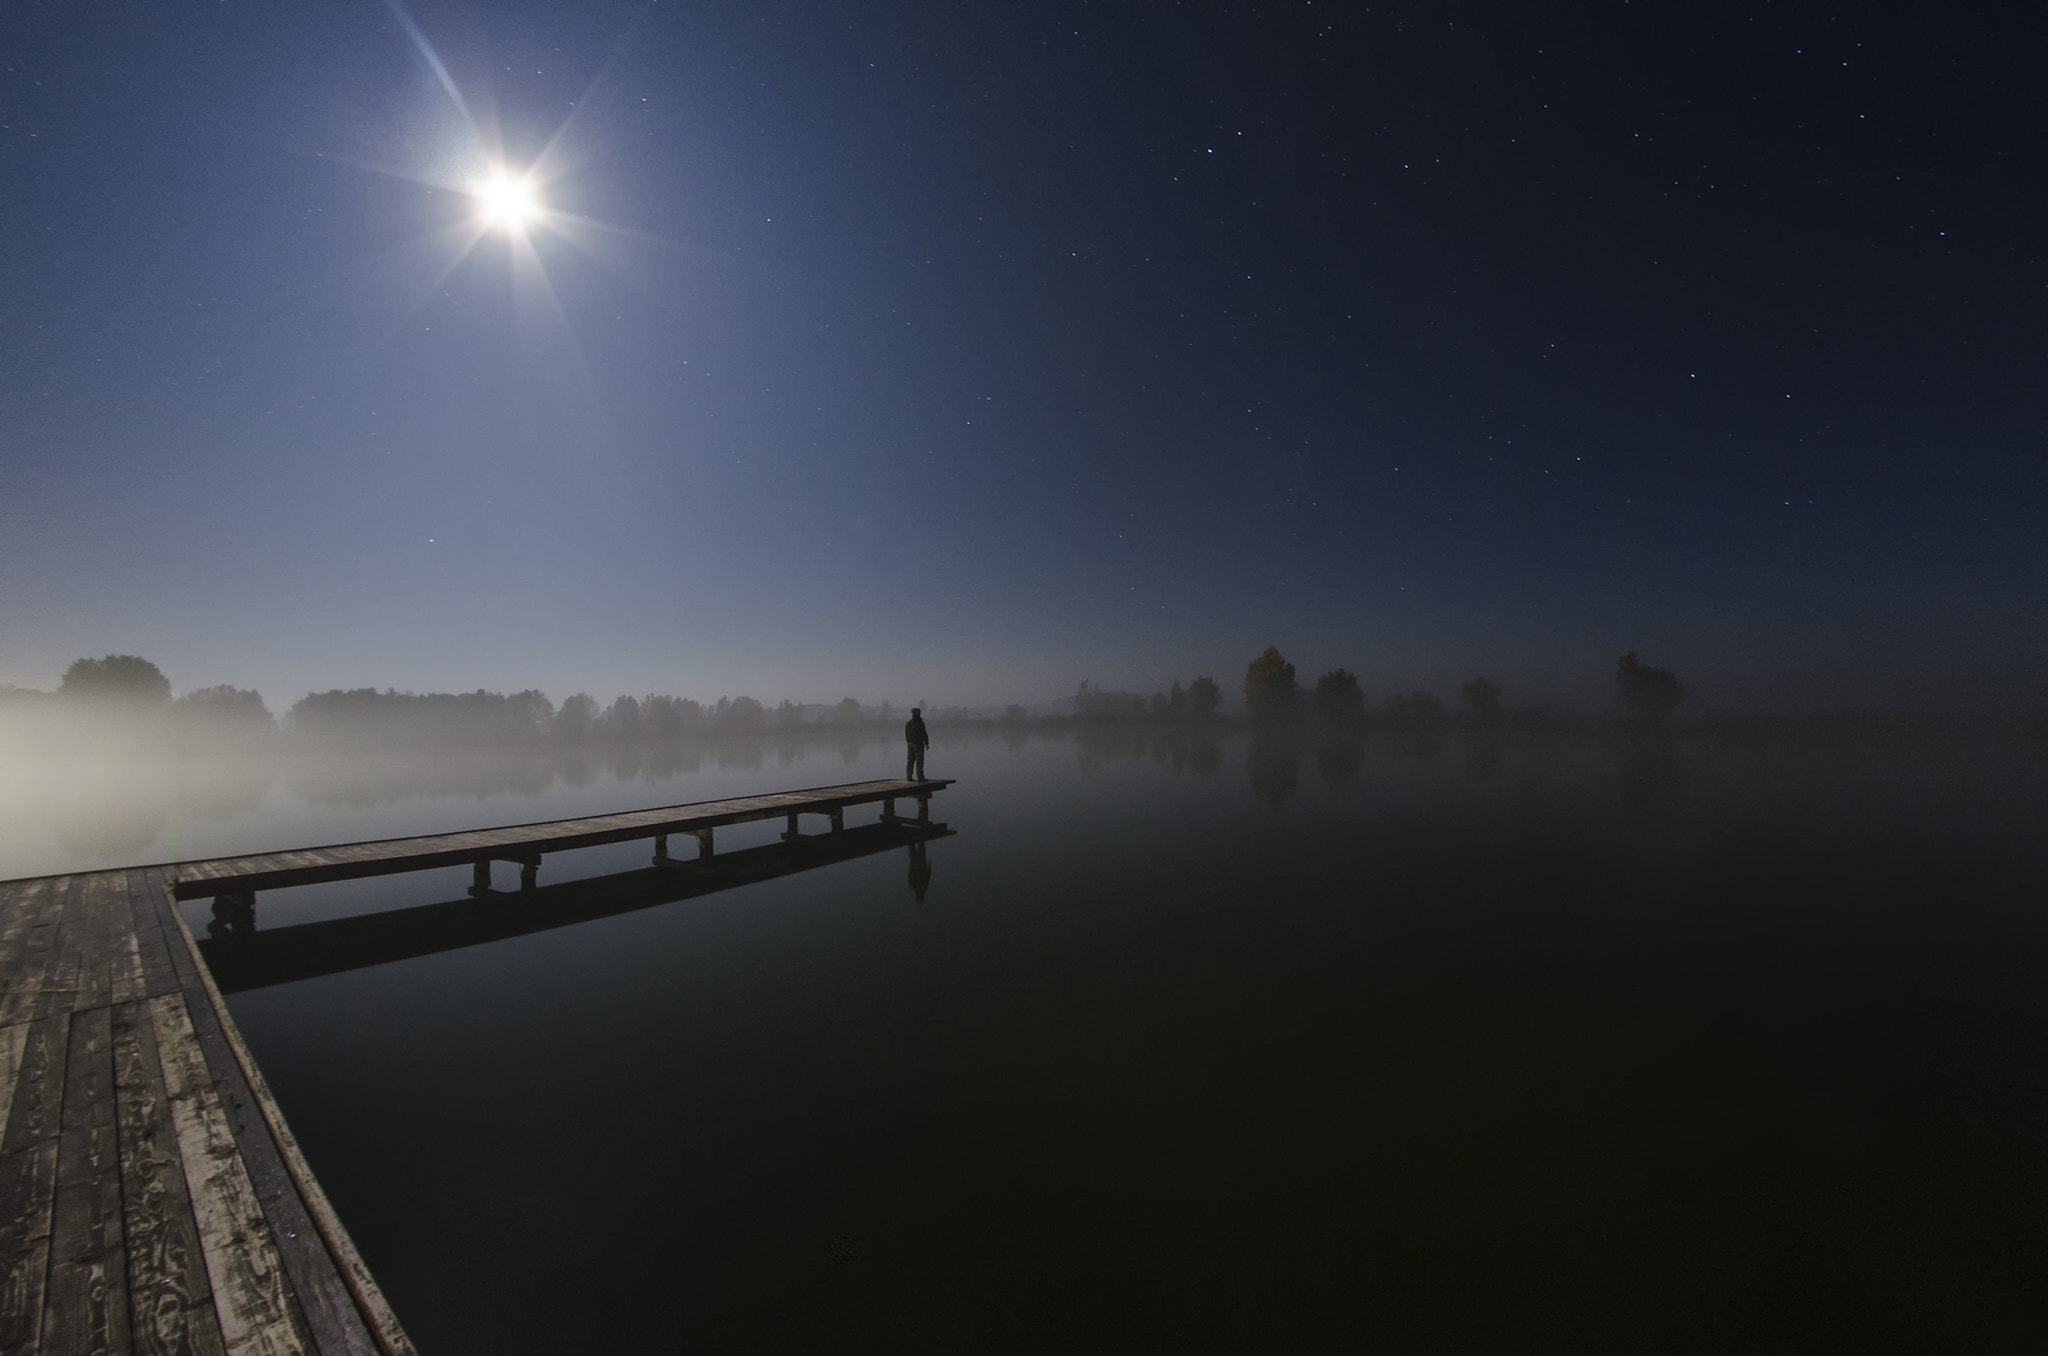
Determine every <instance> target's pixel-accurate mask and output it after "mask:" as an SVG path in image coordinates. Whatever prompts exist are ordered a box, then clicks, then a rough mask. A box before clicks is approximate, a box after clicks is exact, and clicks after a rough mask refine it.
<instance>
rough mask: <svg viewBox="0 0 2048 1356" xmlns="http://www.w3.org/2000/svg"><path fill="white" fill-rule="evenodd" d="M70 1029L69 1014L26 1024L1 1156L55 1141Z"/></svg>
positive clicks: (61, 1115)
mask: <svg viewBox="0 0 2048 1356" xmlns="http://www.w3.org/2000/svg"><path fill="white" fill-rule="evenodd" d="M70 1028H71V1019H70V1014H68V1013H59V1014H58V1015H56V1016H55V1017H41V1018H38V1019H36V1020H35V1021H33V1022H31V1023H29V1027H28V1033H27V1035H26V1037H25V1038H24V1039H23V1041H22V1045H21V1054H20V1056H19V1057H18V1072H17V1073H16V1074H15V1079H14V1098H13V1101H12V1103H11V1105H9V1107H8V1109H7V1130H6V1133H5V1135H4V1136H0V1154H12V1153H19V1152H21V1151H22V1150H23V1149H26V1148H28V1147H29V1146H31V1145H34V1144H40V1143H42V1142H43V1141H44V1140H46V1139H55V1138H56V1137H57V1131H58V1130H59V1129H61V1128H62V1127H63V1123H64V1060H65V1056H66V1054H67V1053H68V1051H67V1049H66V1043H67V1039H68V1037H69V1034H70Z"/></svg>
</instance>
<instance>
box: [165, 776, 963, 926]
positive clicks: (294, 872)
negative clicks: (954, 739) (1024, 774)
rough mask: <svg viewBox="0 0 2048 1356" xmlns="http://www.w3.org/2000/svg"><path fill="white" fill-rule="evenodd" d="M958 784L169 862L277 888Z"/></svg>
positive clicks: (198, 888)
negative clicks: (205, 859) (207, 859)
mask: <svg viewBox="0 0 2048 1356" xmlns="http://www.w3.org/2000/svg"><path fill="white" fill-rule="evenodd" d="M952 784H953V782H952V779H950V778H931V779H927V780H924V781H905V780H899V779H889V780H882V781H868V782H849V783H846V784H844V785H840V786H821V787H815V788H812V789H810V790H807V791H780V792H775V793H772V794H769V795H759V796H737V797H733V798H730V799H726V800H714V801H701V802H698V803H696V804H692V805H668V806H660V807H657V808H655V809H651V810H628V811H625V812H622V813H620V814H614V815H595V816H585V817H582V818H578V819H557V820H549V821H546V822H543V823H538V824H509V825H506V826H504V827H502V828H495V829H475V830H469V831H466V832H462V833H442V834H431V835H428V836H425V837H420V838H392V839H384V840H381V841H376V842H366V843H336V844H333V845H331V846H327V847H320V848H302V849H299V850H297V851H294V852H268V853H257V854H253V855H250V856H244V857H226V858H220V859H217V860H211V861H194V862H180V863H177V864H176V865H174V866H172V867H169V868H167V869H168V870H169V871H170V872H172V873H173V874H174V875H175V877H176V887H175V888H176V893H177V897H178V898H180V899H204V898H207V897H209V896H213V895H220V894H233V893H241V892H253V891H257V890H276V889H282V888H286V887H289V886H294V885H312V884H316V883H319V882H323V881H334V880H356V879H360V878H362V877H364V876H383V875H395V874H398V873H400V872H406V871H424V870H429V869H432V868H434V867H439V866H458V865H463V864H466V863H471V862H477V861H507V860H510V861H524V860H529V859H532V858H535V857H537V856H540V855H542V854H545V853H549V852H567V851H572V850H574V849H577V848H585V847H596V846H599V845H601V844H605V843H623V842H630V841H632V840H633V839H636V838H653V837H655V836H657V835H660V834H679V833H690V832H694V831H700V830H706V829H715V828H723V827H726V826H728V825H733V824H747V823H753V822H755V821H758V820H764V819H780V818H782V817H784V816H786V815H801V814H826V815H829V814H833V813H835V812H843V811H844V810H845V809H846V808H847V807H849V806H854V805H863V804H872V803H874V802H877V801H894V800H917V799H924V798H928V797H930V796H932V795H934V794H936V793H937V792H939V791H942V790H944V789H945V788H946V787H948V786H951V785H952Z"/></svg>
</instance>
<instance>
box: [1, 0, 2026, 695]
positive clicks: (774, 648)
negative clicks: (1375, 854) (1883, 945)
mask: <svg viewBox="0 0 2048 1356" xmlns="http://www.w3.org/2000/svg"><path fill="white" fill-rule="evenodd" d="M1870 8H1871V7H1842V6H1822V5H1798V4H1791V5H1787V4H1775V5H1773V4H1762V3H1755V4H1749V5H1728V4H1698V5H1650V4H1625V3H1619V0H1615V2H1613V3H1590V4H1575V5H1550V6H1529V5H1479V4H1448V5H1441V4H1431V5H1419V4H1418V5H1402V4H1396V5H1381V4H1375V5H1373V6H1372V7H1371V8H1370V9H1365V8H1362V7H1358V6H1335V5H1321V4H1306V3H1291V4H1280V5H1267V6H1200V5H1171V4H1130V5H1121V6H1086V5H1073V4H1038V5H1016V6H1003V5H987V4H977V5H942V4H931V5H914V4H895V5H882V4H871V5H834V4H829V3H806V4H802V5H770V4H747V5H735V4H689V3H673V2H672V0H662V2H661V3H654V4H639V5H628V4H608V3H602V2H601V0H597V2H592V3H578V4H573V5H572V4H561V3H547V4H543V3H493V4H489V5H480V4H478V5H457V4H447V3H421V4H419V5H417V6H415V7H414V8H413V9H411V11H410V14H411V17H412V19H413V20H414V21H416V23H417V25H418V31H419V33H420V34H421V35H423V37H424V38H425V39H426V41H427V42H428V43H429V44H430V45H431V50H432V51H433V52H434V53H436V54H438V59H439V60H440V61H441V62H442V63H444V65H445V69H446V71H447V73H448V75H449V76H450V78H451V79H452V81H453V83H454V86H455V87H456V88H457V89H458V90H459V92H460V94H461V96H462V98H463V100H464V101H465V104H466V106H467V109H468V113H469V116H470V121H468V122H466V121H465V118H464V116H463V114H462V113H461V112H460V111H458V109H457V107H456V105H455V103H454V102H453V101H452V100H451V99H450V97H449V95H448V93H447V92H446V90H445V88H444V87H443V85H442V83H441V82H440V81H439V79H438V78H437V77H436V75H435V73H434V71H433V69H432V67H431V65H430V63H429V61H428V60H427V58H426V57H425V55H424V52H423V49H422V47H421V45H420V44H418V43H416V42H414V41H413V40H412V39H411V38H409V37H408V35H407V32H406V28H405V24H404V22H403V21H402V19H401V18H400V17H399V13H398V12H397V11H396V10H394V9H391V8H387V7H385V6H382V5H379V4H375V3H368V2H367V0H365V2H363V3H339V4H337V3H320V4H310V3H307V4H292V3H278V4H264V5H257V4H251V3H245V2H244V0H227V3H211V2H209V3H187V2H180V3H162V4H148V5H119V4H94V5H70V4H63V5H56V4H44V5H34V4H23V5H18V6H15V7H12V8H11V9H10V11H9V16H8V19H7V21H6V24H5V28H4V31H0V55H4V62H0V65H4V73H0V74H4V82H5V83H4V85H0V125H4V127H0V239H4V241H5V249H4V251H0V344H4V349H0V353H4V359H5V361H4V364H0V579H4V589H0V641H4V645H0V682H13V683H17V684H22V685H26V686H36V687H50V686H53V685H54V683H55V681H56V678H57V676H58V674H60V673H61V672H62V670H63V668H64V666H65V665H66V664H68V663H69V662H70V661H71V660H72V659H74V658H77V657H79V656H81V655H88V654H94V655H96V654H103V653H108V652H113V651H132V652H137V653H141V654H144V655H146V656H148V657H150V658H152V659H154V660H156V661H157V662H158V663H159V664H160V665H161V666H162V667H163V668H164V669H165V670H166V672H167V673H169V674H170V676H171V677H172V680H173V682H174V683H175V684H176V685H177V686H178V687H179V688H180V689H181V690H183V689H188V688H192V687H197V686H203V685H207V684H212V683H218V682H231V683H235V684H238V685H241V686H257V687H260V688H262V689H263V690H264V692H265V694H266V695H267V696H268V697H269V698H270V699H271V702H272V704H273V706H277V707H282V706H284V705H288V704H289V703H290V702H291V701H292V700H294V699H296V698H297V697H298V696H299V695H301V694H302V693H304V692H305V691H307V690H308V689H310V688H326V687H332V686H359V685H375V686H386V685H392V686H397V687H400V688H408V687H409V688H414V689H420V690H425V689H430V688H431V689H449V688H454V689H473V688H476V687H479V686H485V687H491V688H498V689H512V688H521V687H527V686H539V687H541V688H543V689H545V690H547V691H549V692H550V693H551V694H552V695H554V696H555V697H557V698H558V699H559V698H560V697H562V696H565V695H567V694H568V693H569V692H571V691H574V690H577V689H588V690H591V691H594V692H597V693H598V694H600V695H601V696H606V697H609V696H610V695H612V694H615V693H618V692H624V691H631V692H646V691H674V692H679V693H685V694H690V695H695V696H699V697H707V698H708V697H715V696H717V695H718V694H720V693H727V692H742V691H744V692H750V693H752V694H754V695H756V696H759V697H761V698H764V699H766V700H769V701H771V702H772V701H774V700H776V699H779V698H782V697H791V698H795V699H798V700H812V701H834V700H837V699H838V698H839V697H841V696H844V695H848V694H852V695H856V696H860V697H862V698H864V699H866V700H870V701H876V700H880V699H882V698H885V697H886V698H890V699H892V700H895V701H898V702H905V701H910V700H917V699H926V700H931V701H934V702H950V701H970V702H982V701H991V702H1006V701H1012V700H1019V701H1032V700H1037V699H1041V698H1045V697H1050V696H1057V695H1062V694H1065V693H1068V692H1071V691H1072V689H1073V687H1074V685H1075V683H1077V682H1078V681H1079V680H1080V679H1081V678H1083V677H1087V678H1092V679H1094V680H1095V681H1096V682H1098V683H1100V684H1104V685H1106V686H1110V687H1128V688H1137V689H1144V690H1152V689H1155V688H1160V687H1163V686H1164V685H1166V684H1167V683H1168V682H1169V681H1170V680H1172V679H1173V678H1175V677H1179V678H1182V679H1186V678H1189V677H1192V676H1194V675H1195V674H1197V673H1213V674H1215V675H1216V676H1218V677H1219V678H1221V679H1223V680H1224V682H1225V685H1226V687H1227V688H1234V687H1235V684H1236V681H1237V680H1238V679H1239V678H1240V677H1241V675H1242V673H1243V668H1244V664H1245V662H1246V661H1247V660H1248V659H1249V658H1250V657H1251V656H1252V655H1253V654H1255V653H1257V651H1258V650H1259V649H1261V648H1262V647H1264V646H1265V645H1267V644H1273V643H1277V644H1278V645H1280V647H1281V648H1282V649H1283V650H1284V651H1285V652H1286V653H1287V654H1288V656H1289V657H1290V658H1292V659H1294V660H1296V662H1297V663H1298V665H1299V666H1300V667H1301V669H1302V670H1303V676H1304V677H1312V676H1313V675H1314V674H1315V673H1317V672H1320V671H1322V670H1324V669H1327V668H1329V667H1332V666H1335V665H1338V664H1342V665H1345V666H1348V667H1350V668H1352V669H1354V670H1355V671H1357V672H1359V673H1360V674H1361V675H1362V677H1363V679H1364V682H1365V686H1366V689H1367V692H1368V695H1369V696H1372V697H1380V696H1384V695H1386V694H1387V693H1388V692H1390V691H1392V690H1394V689H1396V688H1404V689H1405V688H1410V687H1414V686H1418V685H1425V686H1432V687H1435V688H1437V689H1438V690H1439V691H1440V692H1443V693H1445V695H1449V693H1450V691H1451V690H1452V686H1453V685H1454V684H1455V683H1456V682H1457V681H1459V680H1461V679H1462V678H1464V677H1467V676H1470V674H1472V673H1474V672H1480V671H1484V672H1487V673H1490V674H1492V675H1494V676H1495V677H1496V678H1497V679H1499V680H1500V681H1501V682H1502V684H1503V685H1504V686H1505V687H1506V688H1507V691H1508V698H1509V700H1510V701H1511V702H1513V701H1517V700H1525V701H1529V700H1552V701H1563V702H1569V703H1576V704H1582V705H1588V706H1590V705H1595V704H1598V703H1600V702H1603V701H1604V700H1605V698H1606V695H1607V683H1608V680H1609V677H1610V675H1611V673H1612V668H1613V662H1614V657H1615V656H1616V655H1617V654H1618V653H1620V652H1621V651H1622V650H1625V649H1634V650H1639V651H1641V652H1642V653H1643V654H1644V656H1645V657H1646V658H1647V659H1649V660H1650V661H1651V662H1655V663H1658V664H1661V665H1665V666H1667V667H1671V668H1674V669H1676V670H1677V671H1678V672H1679V674H1680V675H1681V677H1683V678H1685V679H1686V680H1687V682H1688V684H1689V686H1690V687H1691V688H1692V690H1693V691H1694V693H1695V694H1696V695H1697V696H1698V697H1699V698H1701V699H1702V700H1704V701H1706V702H1708V703H1711V704H1717V705H1740V704H1745V703H1750V702H1759V701H1786V702H1801V701H1807V700H1813V699H1816V698H1818V697H1821V696H1824V695H1841V696H1845V697H1846V698H1847V699H1849V700H1853V701H1857V702H1864V703H1894V702H1916V701H1925V700H1946V699H1951V698H1955V699H1967V700H1972V701H1994V702H2010V701H2020V700H2034V699H2037V698H2038V697H2039V696H2040V694H2041V693H2042V691H2043V687H2044V674H2048V629H2044V613H2043V583H2044V580H2048V550H2044V545H2043V537H2042V528H2041V523H2042V520H2043V510H2044V508H2048V458H2044V455H2043V453H2044V448H2043V437H2042V433H2043V428H2044V418H2043V416H2044V413H2048V380H2044V357H2048V325H2044V316H2048V268H2044V263H2043V257H2042V248H2043V239H2044V229H2043V224H2042V223H2043V221H2044V214H2043V211H2042V208H2043V206H2044V201H2043V199H2044V192H2043V188H2042V185H2043V183H2044V182H2048V178H2044V169H2048V166H2044V163H2043V161H2044V159H2048V155H2044V151H2043V149H2042V148H2043V133H2044V132H2048V117H2044V106H2043V104H2044V98H2043V94H2042V82H2041V81H2040V80H2039V79H2038V77H2037V75H2036V74H2035V72H2034V71H2033V70H2032V66H2033V65H2034V64H2035V62H2036V61H2037V59H2038V57H2039V54H2040V53H2041V52H2042V51H2043V50H2048V42H2044V39H2048V31H2044V23H2043V20H2042V19H2041V17H2040V16H2039V14H2038V13H2036V14H2033V15H2031V16H2028V17H2026V18H2024V19H2022V18H2019V17H2015V13H2016V12H2015V13H2008V14H2007V16H2006V17H2005V18H2003V19H1998V20H1992V19H1988V18H1987V17H1986V15H1985V13H1984V12H1982V11H1979V12H1976V13H1974V14H1970V15H1968V16H1962V15H1961V14H1960V13H1959V12H1958V13H1957V14H1949V13H1943V12H1939V11H1938V10H1937V9H1935V8H1934V7H1920V9H1919V11H1918V12H1917V13H1913V14H1912V15H1911V16H1910V22H1907V21H1905V20H1901V19H1897V18H1892V17H1886V16H1884V15H1880V14H1875V13H1864V12H1859V11H1862V10H1868V9H1870ZM2000 24H2004V25H2006V26H2005V27H2000V26H1999V25H2000ZM472 123H473V125H474V127H475V128H476V129H477V130H476V131H474V132H473V131H472V130H471V125H472ZM496 158H502V160H504V161H505V162H507V163H509V164H511V165H513V166H515V167H519V168H524V167H527V166H532V165H535V164H538V165H539V166H540V171H539V177H540V178H541V179H542V180H543V188H542V193H543V195H544V197H545V200H546V202H547V204H548V207H549V209H550V212H551V215H550V216H549V217H548V218H547V219H545V220H543V221H541V222H539V223H537V224H536V225H535V226H534V227H533V228H532V230H531V231H530V233H529V234H528V235H527V236H526V237H525V240H524V242H523V243H522V242H521V241H520V240H519V239H517V238H515V237H508V236H506V235H504V234H503V233H496V232H494V233H491V234H488V235H485V236H483V238H481V239H476V238H475V237H476V236H477V230H476V228H475V227H474V225H473V221H474V216H475V213H474V208H473V204H472V202H471V200H470V198H469V197H468V196H467V195H466V194H465V193H464V191H463V187H464V185H466V184H468V183H470V182H471V181H473V180H474V179H475V178H476V177H477V176H478V175H480V174H482V173H484V172H485V170H486V169H487V167H488V163H489V162H490V161H491V160H493V159H496ZM472 241H474V245H473V248H469V249H468V251H467V253H465V252H464V247H465V246H466V245H469V244H470V243H471V242H472Z"/></svg>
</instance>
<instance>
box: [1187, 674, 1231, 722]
mask: <svg viewBox="0 0 2048 1356" xmlns="http://www.w3.org/2000/svg"><path fill="white" fill-rule="evenodd" d="M1221 705H1223V689H1222V688H1221V687H1219V686H1218V685H1217V683H1216V680H1215V679H1214V678H1197V679H1195V681H1194V682H1192V683H1189V684H1188V713H1189V714H1190V715H1192V716H1193V717H1194V718H1195V719H1196V720H1207V719H1208V718H1209V717H1211V716H1213V715H1215V714H1216V708H1217V707H1219V706H1221Z"/></svg>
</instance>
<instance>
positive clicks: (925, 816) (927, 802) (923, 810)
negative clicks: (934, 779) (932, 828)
mask: <svg viewBox="0 0 2048 1356" xmlns="http://www.w3.org/2000/svg"><path fill="white" fill-rule="evenodd" d="M917 822H918V823H920V824H929V823H931V822H932V798H931V796H929V795H923V796H919V797H918V798H917Z"/></svg>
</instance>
